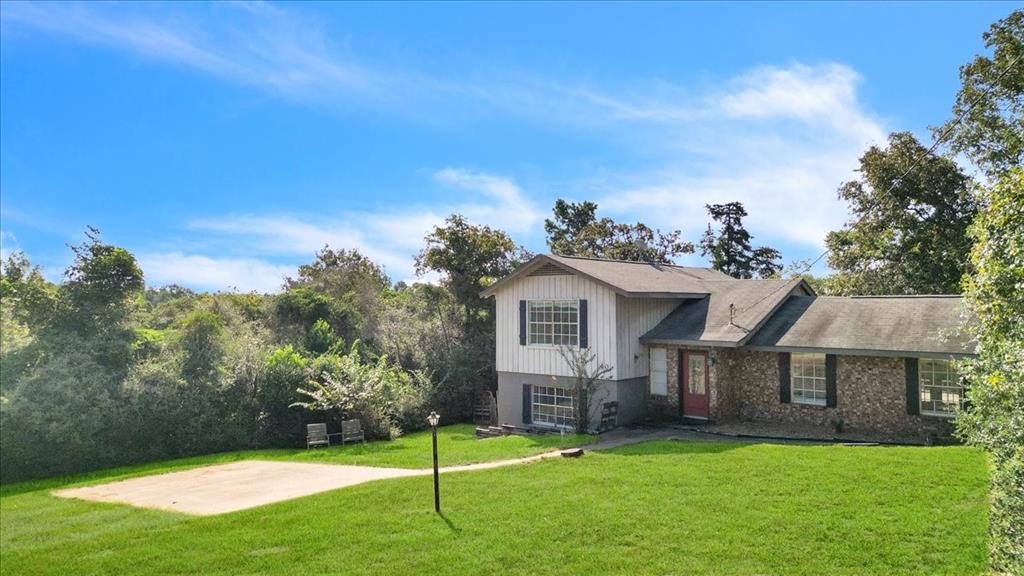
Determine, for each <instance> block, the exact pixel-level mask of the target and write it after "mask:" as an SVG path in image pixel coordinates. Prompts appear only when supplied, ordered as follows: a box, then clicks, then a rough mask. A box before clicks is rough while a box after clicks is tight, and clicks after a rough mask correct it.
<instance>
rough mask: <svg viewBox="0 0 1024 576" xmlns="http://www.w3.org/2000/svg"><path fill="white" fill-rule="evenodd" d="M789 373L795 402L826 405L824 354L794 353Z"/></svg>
mask: <svg viewBox="0 0 1024 576" xmlns="http://www.w3.org/2000/svg"><path fill="white" fill-rule="evenodd" d="M789 374H790V379H791V390H792V394H793V402H794V403H797V404H813V405H815V406H824V405H825V396H826V392H825V355H824V354H801V353H794V354H792V355H791V356H790V368H789Z"/></svg>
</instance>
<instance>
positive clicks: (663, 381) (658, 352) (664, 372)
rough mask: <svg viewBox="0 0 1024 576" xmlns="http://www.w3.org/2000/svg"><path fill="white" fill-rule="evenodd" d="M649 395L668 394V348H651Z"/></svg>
mask: <svg viewBox="0 0 1024 576" xmlns="http://www.w3.org/2000/svg"><path fill="white" fill-rule="evenodd" d="M650 354H651V395H653V396H668V350H667V349H665V348H651V349H650Z"/></svg>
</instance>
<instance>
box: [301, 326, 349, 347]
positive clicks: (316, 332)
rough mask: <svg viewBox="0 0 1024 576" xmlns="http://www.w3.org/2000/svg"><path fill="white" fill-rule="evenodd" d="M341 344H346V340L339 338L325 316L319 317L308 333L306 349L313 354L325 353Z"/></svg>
mask: <svg viewBox="0 0 1024 576" xmlns="http://www.w3.org/2000/svg"><path fill="white" fill-rule="evenodd" d="M339 344H340V345H342V346H344V344H345V341H344V340H341V339H339V338H338V336H337V334H335V333H334V329H333V328H331V325H330V324H328V323H327V321H326V320H324V319H323V318H318V319H317V321H316V322H314V323H313V326H312V327H310V329H309V332H307V333H306V350H309V351H310V352H312V353H313V354H323V353H324V352H327V351H328V350H330V349H331V348H334V347H335V346H336V345H339Z"/></svg>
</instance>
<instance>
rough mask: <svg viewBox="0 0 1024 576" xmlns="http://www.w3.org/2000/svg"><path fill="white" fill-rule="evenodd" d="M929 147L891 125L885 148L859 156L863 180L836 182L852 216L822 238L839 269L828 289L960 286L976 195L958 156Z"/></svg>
mask: <svg viewBox="0 0 1024 576" xmlns="http://www.w3.org/2000/svg"><path fill="white" fill-rule="evenodd" d="M927 152H928V151H927V149H926V148H925V147H924V146H922V145H921V144H920V143H919V142H918V141H917V139H916V138H914V136H913V135H912V134H910V133H909V132H897V133H894V134H892V135H891V136H890V137H889V147H888V148H885V149H881V148H878V147H875V146H872V147H871V148H870V149H869V150H868V151H867V152H866V153H865V154H864V156H862V157H861V159H860V171H861V179H860V180H855V181H850V182H846V183H845V184H843V185H842V186H840V188H839V197H840V198H842V199H843V200H846V201H847V202H848V203H849V204H850V210H851V212H852V217H851V219H850V221H849V222H847V224H846V225H845V226H844V227H843V229H842V230H838V231H834V232H829V234H828V236H827V237H826V239H825V243H826V244H827V245H828V249H829V265H830V266H831V267H832V268H833V269H834V270H836V274H835V275H834V276H833V277H831V278H830V279H829V292H831V293H833V294H954V293H957V292H959V289H960V277H961V276H962V275H963V273H964V272H965V271H966V269H967V264H968V262H967V260H968V252H969V251H970V246H971V243H970V239H969V238H968V237H967V227H968V226H969V225H970V223H971V220H972V219H973V218H974V215H975V213H976V212H977V202H976V201H975V199H974V198H973V197H972V195H971V194H970V190H969V187H970V179H969V178H968V177H967V176H966V175H964V173H963V172H962V171H961V170H960V168H959V167H958V166H957V165H956V163H955V162H954V161H952V160H949V159H947V158H942V157H939V156H936V155H934V154H927ZM918 159H921V160H918ZM915 161H917V164H916V165H915V164H914V162H915ZM912 166H913V167H914V168H913V170H910V172H909V173H907V170H908V169H910V168H911V167H912ZM904 174H906V176H905V177H902V176H903V175H904ZM901 177H902V178H901Z"/></svg>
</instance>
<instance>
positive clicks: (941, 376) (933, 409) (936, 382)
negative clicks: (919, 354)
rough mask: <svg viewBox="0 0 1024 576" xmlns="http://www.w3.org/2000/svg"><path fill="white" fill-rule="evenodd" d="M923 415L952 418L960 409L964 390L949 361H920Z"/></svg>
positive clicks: (928, 359) (919, 374)
mask: <svg viewBox="0 0 1024 576" xmlns="http://www.w3.org/2000/svg"><path fill="white" fill-rule="evenodd" d="M918 387H919V389H920V399H921V413H922V414H931V415H937V416H952V415H955V414H956V410H957V409H958V408H959V407H960V402H961V399H962V396H963V388H962V387H961V386H960V382H959V376H958V375H957V374H956V372H955V371H953V365H952V363H951V362H949V361H947V360H936V359H930V358H922V359H920V360H919V361H918Z"/></svg>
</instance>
